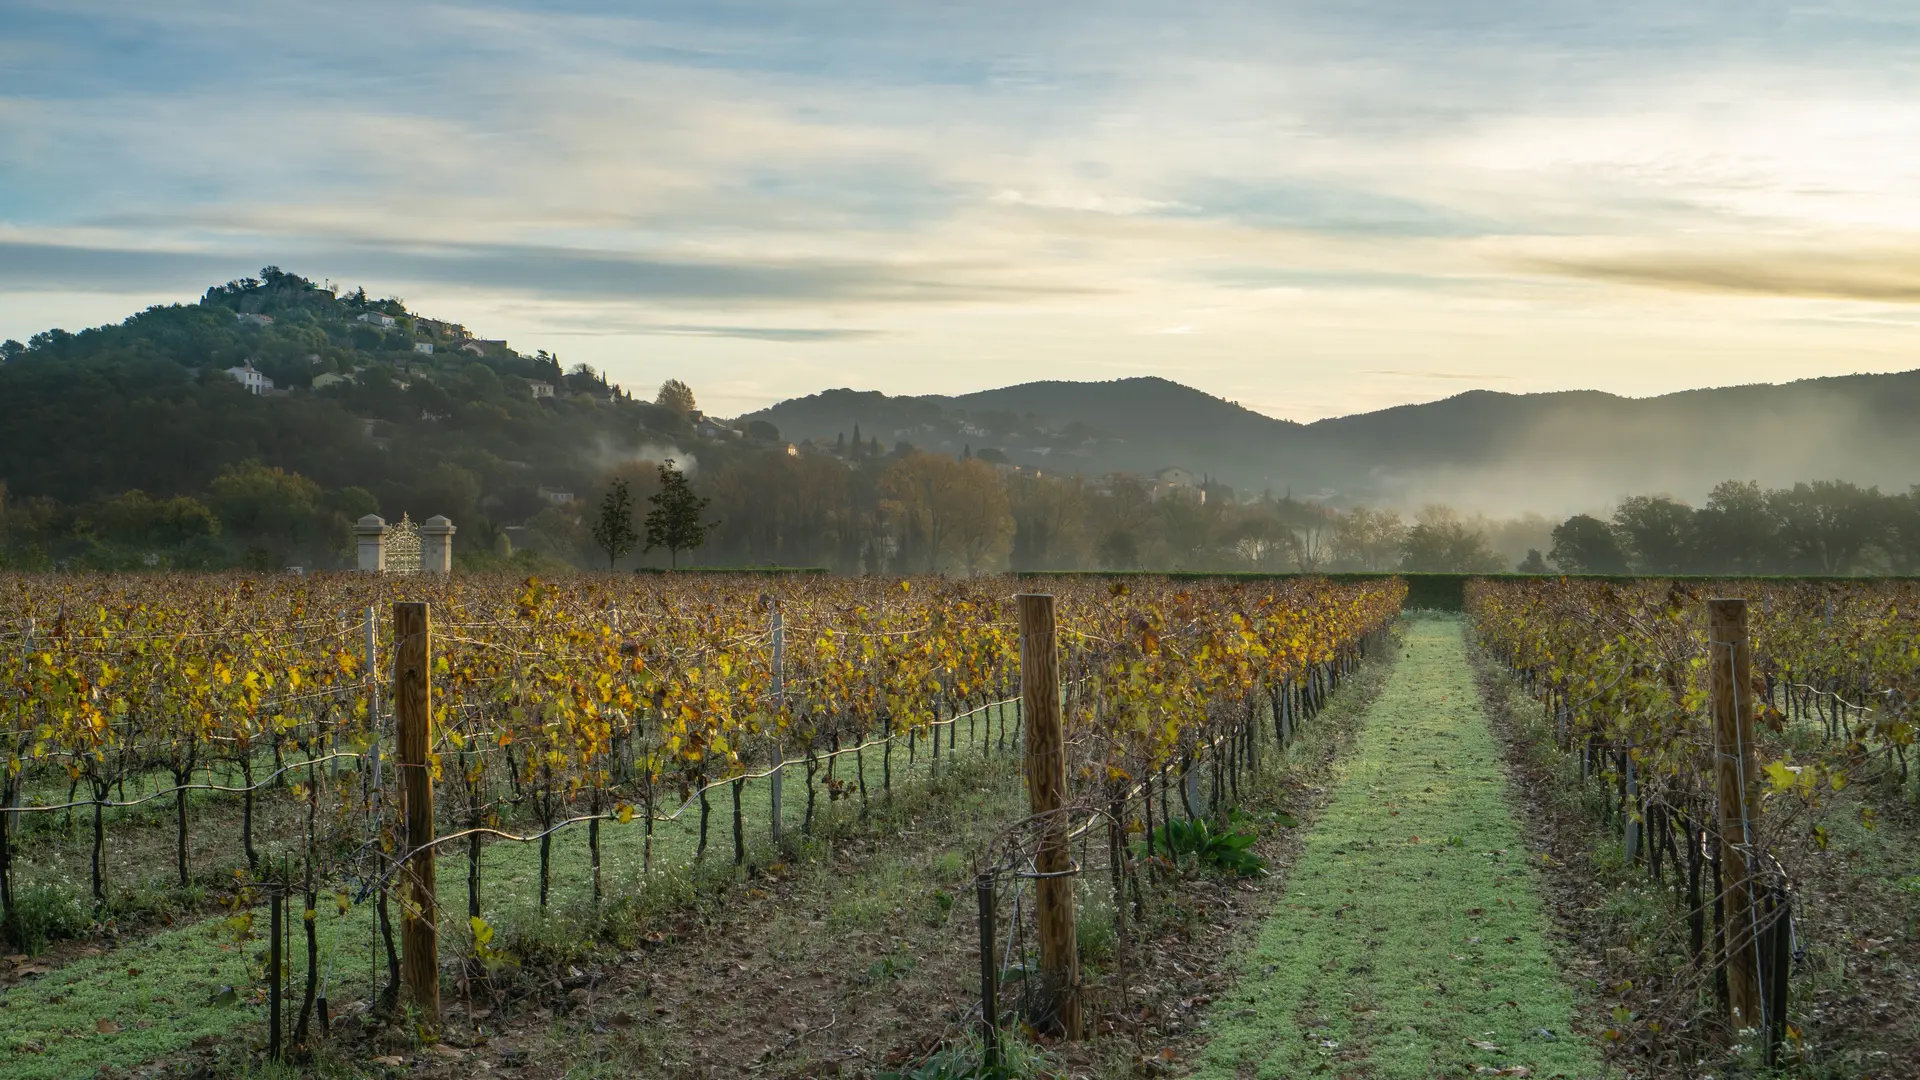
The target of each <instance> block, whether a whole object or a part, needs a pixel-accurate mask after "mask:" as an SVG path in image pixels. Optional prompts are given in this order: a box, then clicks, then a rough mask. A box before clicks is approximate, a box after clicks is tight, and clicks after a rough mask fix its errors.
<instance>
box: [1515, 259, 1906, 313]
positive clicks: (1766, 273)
mask: <svg viewBox="0 0 1920 1080" xmlns="http://www.w3.org/2000/svg"><path fill="white" fill-rule="evenodd" d="M1518 265H1520V266H1521V267H1523V268H1526V269H1529V270H1534V271H1539V272H1543V273H1549V274H1560V275H1565V276H1569V277H1577V278H1586V279H1590V280H1596V281H1609V282H1617V283H1620V284H1626V285H1639V286H1644V287H1648V288H1656V289H1672V290H1679V291H1683V292H1704V293H1731V294H1737V295H1744V296H1785V297H1815V298H1823V299H1838V300H1870V301H1877V302H1882V303H1889V302H1891V303H1920V251H1916V250H1915V249H1911V248H1909V249H1889V250H1885V251H1845V250H1833V249H1808V250H1800V251H1781V250H1773V251H1757V252H1740V251H1726V252H1706V253H1700V252H1677V251H1636V252H1623V253H1616V254H1591V255H1562V256H1533V257H1527V258H1523V259H1520V260H1518Z"/></svg>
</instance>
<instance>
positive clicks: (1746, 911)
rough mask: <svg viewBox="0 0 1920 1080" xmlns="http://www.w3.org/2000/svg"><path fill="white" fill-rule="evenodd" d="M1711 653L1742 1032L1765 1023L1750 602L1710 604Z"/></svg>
mask: <svg viewBox="0 0 1920 1080" xmlns="http://www.w3.org/2000/svg"><path fill="white" fill-rule="evenodd" d="M1707 613H1708V630H1707V640H1708V648H1707V658H1708V665H1709V668H1710V671H1711V675H1710V677H1709V680H1708V682H1709V686H1710V689H1711V698H1710V700H1711V703H1712V709H1713V751H1714V754H1713V757H1714V789H1715V793H1716V794H1717V796H1718V799H1717V801H1718V803H1719V814H1720V856H1721V866H1722V872H1723V873H1724V874H1725V882H1724V888H1725V905H1724V908H1723V910H1724V911H1725V913H1726V926H1727V934H1726V942H1727V1004H1728V1005H1729V1007H1730V1008H1731V1011H1732V1013H1733V1026H1734V1028H1735V1029H1736V1030H1739V1029H1745V1028H1761V1027H1764V1026H1765V1004H1764V1002H1763V1001H1762V999H1761V996H1760V937H1759V934H1758V933H1757V932H1756V930H1757V927H1758V914H1759V912H1758V910H1757V909H1756V907H1755V906H1754V902H1753V871H1754V867H1755V863H1756V861H1757V860H1756V855H1757V852H1756V851H1755V850H1754V832H1755V826H1756V824H1757V823H1756V821H1755V818H1756V817H1757V816H1758V810H1759V798H1758V790H1759V784H1758V780H1759V775H1758V774H1759V766H1758V764H1757V758H1756V756H1755V754H1754V747H1753V701H1752V700H1751V698H1752V694H1751V692H1750V690H1749V687H1750V686H1751V683H1752V678H1753V667H1752V663H1753V656H1752V649H1751V647H1750V645H1749V644H1748V642H1747V602H1746V601H1745V600H1727V599H1721V600H1709V601H1707Z"/></svg>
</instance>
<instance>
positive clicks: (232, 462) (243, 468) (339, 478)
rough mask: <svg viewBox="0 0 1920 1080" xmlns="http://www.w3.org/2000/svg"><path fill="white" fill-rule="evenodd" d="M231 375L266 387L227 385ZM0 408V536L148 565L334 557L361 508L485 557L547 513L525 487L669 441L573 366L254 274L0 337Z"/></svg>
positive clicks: (680, 429) (272, 272) (676, 423)
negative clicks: (164, 301)
mask: <svg viewBox="0 0 1920 1080" xmlns="http://www.w3.org/2000/svg"><path fill="white" fill-rule="evenodd" d="M248 364H251V365H252V366H253V367H254V369H256V370H257V371H258V372H259V373H260V374H261V375H262V376H264V377H265V378H266V379H268V380H271V389H270V390H266V392H264V393H257V394H256V393H252V392H249V389H248V388H245V387H243V386H242V385H241V384H240V383H239V382H237V381H236V380H235V379H234V378H233V377H232V376H231V375H230V374H229V370H230V369H232V368H235V367H243V368H244V366H245V365H248ZM261 389H265V386H264V385H263V386H262V387H261ZM0 415H4V416H5V417H6V423H5V424H4V425H0V526H3V527H4V531H5V533H6V534H7V535H10V536H12V537H13V538H14V540H15V542H16V543H15V546H16V547H17V546H19V544H21V543H24V544H25V545H26V547H27V548H29V549H31V550H35V551H41V552H42V553H43V554H51V555H54V556H56V557H59V558H60V559H61V561H69V560H70V559H71V558H82V561H83V562H85V561H86V559H92V560H94V561H93V562H92V563H89V564H90V565H114V560H115V559H116V558H118V557H120V556H118V555H116V554H115V552H116V551H123V552H136V553H140V555H141V557H143V558H148V557H158V556H156V549H159V550H160V551H161V554H162V555H164V557H163V558H162V559H161V562H160V565H221V564H224V563H231V562H233V561H235V560H236V559H245V560H247V561H250V562H254V563H257V564H260V565H278V564H280V563H282V562H298V563H301V564H304V565H321V566H325V565H335V564H338V562H339V561H340V560H341V559H343V558H346V557H347V555H346V552H345V551H344V550H343V548H344V546H345V544H346V543H347V541H346V540H344V539H343V537H345V536H346V534H347V526H348V523H350V522H351V521H352V520H353V519H355V518H357V517H359V516H361V515H363V514H366V513H372V512H378V513H380V514H382V515H383V516H385V517H387V518H389V519H391V520H398V519H399V518H400V516H401V515H402V514H403V513H411V514H412V516H413V517H414V518H415V519H416V520H419V519H423V518H425V517H427V516H429V515H432V514H446V515H448V516H449V517H452V518H453V519H454V520H455V522H456V523H458V524H459V525H460V527H461V529H462V532H461V535H460V538H459V544H460V546H461V547H462V548H463V549H465V550H478V551H487V550H491V548H492V546H493V544H494V541H495V540H497V534H496V528H497V527H500V526H504V525H506V524H509V523H519V522H524V521H527V520H528V519H530V518H533V517H535V516H537V515H538V514H540V512H541V511H542V510H543V508H545V507H547V506H549V505H550V504H551V503H552V502H553V499H552V498H551V497H548V496H545V495H543V494H542V489H543V488H544V489H546V490H547V491H549V492H553V491H567V492H580V493H583V494H585V493H590V492H591V491H592V490H593V488H594V485H596V484H598V483H600V482H601V480H602V478H603V476H604V474H605V473H606V471H607V470H608V468H610V467H612V466H617V465H618V464H619V463H620V462H622V461H626V460H633V459H636V458H638V457H641V456H643V455H642V451H643V449H645V448H647V447H648V446H650V445H652V446H658V445H666V446H669V447H671V446H673V445H674V444H675V443H676V442H677V441H679V440H682V439H687V438H689V437H690V431H689V428H688V424H687V422H686V420H685V419H684V418H682V417H680V416H678V415H675V414H672V413H669V412H667V411H666V410H663V409H658V408H655V407H654V406H653V405H651V404H647V403H644V402H638V401H635V400H633V399H632V398H631V397H630V396H628V395H627V394H626V393H625V392H624V391H622V390H621V389H620V388H619V387H617V386H614V385H611V384H609V383H608V382H607V381H606V380H605V378H603V377H602V376H600V375H599V374H598V373H596V372H594V371H593V370H592V369H591V368H588V367H585V366H583V365H582V366H576V367H575V369H574V370H572V371H563V370H562V368H561V365H560V362H559V358H558V357H555V356H550V355H548V354H547V353H545V352H537V353H535V354H534V355H532V356H525V355H522V354H520V353H518V352H516V351H514V350H513V349H511V348H508V347H507V344H506V343H505V342H503V341H492V340H487V339H482V338H477V337H475V336H474V335H473V334H471V333H470V332H468V331H467V330H466V328H465V327H463V326H460V325H459V324H457V323H452V322H445V321H441V320H435V319H431V318H428V317H426V316H424V315H421V314H419V313H416V312H412V311H409V310H408V309H407V307H406V305H405V304H404V303H402V302H401V301H399V300H397V299H391V298H389V299H374V298H371V297H368V296H367V295H366V294H365V293H364V292H359V293H356V294H352V295H338V294H336V293H335V292H333V291H331V290H328V289H323V288H321V287H319V286H318V285H316V284H314V283H313V282H311V281H308V280H307V279H305V278H302V277H300V276H298V275H296V274H289V273H284V272H282V271H280V270H278V269H277V268H274V267H268V268H266V269H265V270H264V271H262V273H261V276H260V277H259V278H247V279H242V280H239V281H233V282H229V283H227V284H225V285H217V286H214V287H213V288H210V289H208V290H207V293H206V295H205V296H203V297H202V298H201V300H200V301H199V302H198V303H194V304H173V305H166V306H156V307H153V308H149V309H147V310H146V311H143V312H141V313H139V314H137V315H134V316H132V317H131V318H128V319H127V320H125V321H124V322H122V323H119V324H117V325H112V326H103V327H98V328H95V329H90V330H85V331H82V332H80V333H67V332H65V331H60V330H51V331H47V332H44V333H40V334H36V335H34V336H33V339H32V340H31V341H29V342H27V343H24V344H23V343H20V342H11V341H10V342H7V343H5V344H4V345H0ZM710 449H711V450H712V452H713V453H715V454H720V455H723V456H724V453H725V448H722V447H712V448H710ZM647 456H654V457H657V456H659V455H658V454H657V453H653V454H651V455H647ZM209 505H210V506H211V510H212V512H211V513H210V512H209V510H208V506H209ZM21 537H27V538H29V539H28V540H26V541H21V540H20V538H21ZM4 555H5V553H4V552H0V558H4ZM17 555H18V552H16V556H17ZM16 561H17V559H16ZM146 564H147V565H156V564H155V563H154V562H153V561H152V559H151V558H148V561H147V563H146Z"/></svg>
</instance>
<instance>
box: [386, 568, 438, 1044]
mask: <svg viewBox="0 0 1920 1080" xmlns="http://www.w3.org/2000/svg"><path fill="white" fill-rule="evenodd" d="M431 632H432V630H431V626H430V623H429V620H428V617H427V605H425V604H421V603H396V604H394V605H393V642H394V646H393V647H394V656H395V659H396V660H397V663H396V664H395V665H394V688H393V706H394V719H395V726H396V727H397V728H398V731H397V733H396V734H397V738H396V742H397V743H398V750H399V762H398V764H399V768H400V799H401V807H402V809H403V810H404V812H405V814H406V821H407V848H406V849H407V850H408V851H409V852H411V853H412V854H410V855H409V856H408V857H407V867H406V871H405V874H404V878H405V880H406V882H407V896H406V899H405V902H404V903H403V904H402V905H401V915H400V935H401V943H402V947H403V953H404V956H403V960H404V966H403V967H402V969H401V983H402V985H403V986H404V987H405V988H406V991H407V995H408V997H409V998H411V999H412V1001H413V1003H414V1005H415V1006H416V1007H417V1008H419V1010H420V1012H421V1014H422V1017H423V1019H424V1021H425V1022H426V1023H428V1024H438V1023H439V1022H440V953H439V941H438V934H439V931H438V927H437V918H438V911H437V909H436V908H435V905H434V900H433V886H434V880H433V848H432V847H430V846H428V845H431V844H432V843H433V775H432V773H430V772H429V771H428V769H427V748H428V746H429V745H430V740H429V732H428V727H429V722H430V719H431V717H432V716H433V691H432V686H431V683H430V681H429V676H430V675H431V673H432V671H433V668H432V663H433V655H432V653H433V650H432V638H431V636H430V635H431Z"/></svg>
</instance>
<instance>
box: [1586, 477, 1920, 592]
mask: <svg viewBox="0 0 1920 1080" xmlns="http://www.w3.org/2000/svg"><path fill="white" fill-rule="evenodd" d="M1548 558H1550V559H1551V560H1552V562H1553V564H1554V565H1555V566H1556V567H1557V568H1559V569H1560V570H1563V571H1565V572H1568V573H1588V574H1626V573H1639V574H1813V575H1827V574H1913V573H1920V487H1915V488H1914V489H1912V490H1909V491H1908V492H1906V493H1904V494H1886V493H1883V492H1881V491H1880V490H1879V489H1877V488H1872V487H1867V488H1863V487H1860V486H1858V485H1855V484H1851V483H1847V482H1846V481H1843V480H1816V481H1812V482H1807V483H1797V484H1794V485H1793V486H1792V487H1785V488H1772V489H1763V488H1762V487H1761V486H1760V485H1759V484H1757V483H1754V482H1752V481H1745V482H1743V481H1738V480H1728V481H1725V482H1723V483H1721V484H1720V485H1718V486H1716V487H1715V488H1714V489H1713V491H1712V492H1711V493H1710V494H1709V495H1708V496H1707V499H1706V502H1705V504H1704V505H1702V506H1699V507H1694V506H1691V505H1689V504H1687V503H1685V502H1682V501H1680V500H1678V499H1675V498H1672V497H1670V496H1666V495H1635V496H1632V497H1629V498H1626V499H1622V500H1621V501H1620V503H1619V505H1618V506H1617V507H1615V509H1614V511H1613V514H1612V516H1610V517H1606V518H1601V517H1597V516H1594V515H1591V514H1576V515H1574V516H1573V517H1570V518H1568V519H1567V520H1566V521H1564V522H1561V523H1560V524H1559V525H1558V526H1556V527H1555V528H1554V530H1553V538H1552V547H1551V549H1550V551H1549V553H1548Z"/></svg>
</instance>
